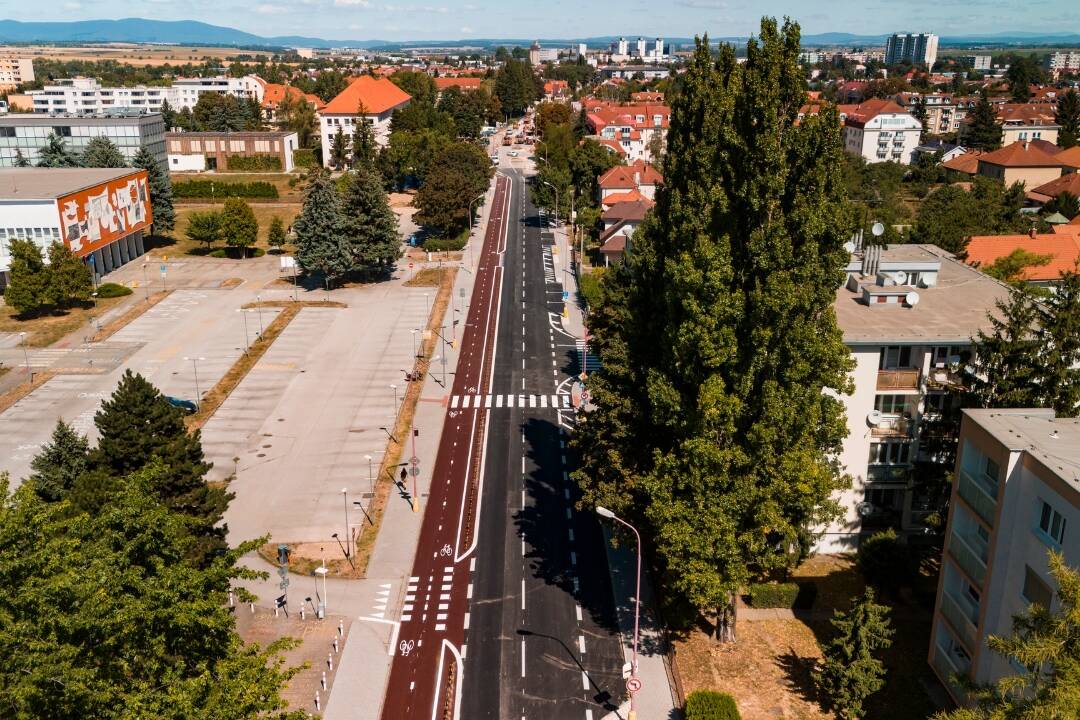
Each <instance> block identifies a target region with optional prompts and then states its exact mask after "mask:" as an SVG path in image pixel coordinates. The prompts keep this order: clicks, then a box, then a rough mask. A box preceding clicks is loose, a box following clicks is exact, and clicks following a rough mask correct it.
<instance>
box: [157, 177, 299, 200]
mask: <svg viewBox="0 0 1080 720" xmlns="http://www.w3.org/2000/svg"><path fill="white" fill-rule="evenodd" d="M173 196H175V197H178V198H200V199H202V198H215V199H216V198H227V197H242V198H271V199H276V198H277V196H278V191H277V188H276V187H274V185H272V184H271V183H268V182H266V181H265V180H256V181H255V182H222V181H220V180H181V181H179V182H175V183H173Z"/></svg>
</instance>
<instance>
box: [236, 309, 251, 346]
mask: <svg viewBox="0 0 1080 720" xmlns="http://www.w3.org/2000/svg"><path fill="white" fill-rule="evenodd" d="M236 312H238V313H240V317H241V318H243V319H244V354H245V355H246V354H247V351H248V348H249V347H251V335H249V334H248V326H247V314H248V311H247V310H245V309H244V308H240V309H239V310H237V311H236Z"/></svg>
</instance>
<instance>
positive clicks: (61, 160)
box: [37, 132, 79, 168]
mask: <svg viewBox="0 0 1080 720" xmlns="http://www.w3.org/2000/svg"><path fill="white" fill-rule="evenodd" d="M37 166H38V167H53V168H57V167H79V156H78V155H76V154H75V153H74V152H72V151H71V149H70V148H68V146H67V143H65V142H64V140H63V138H61V137H60V136H59V135H57V134H56V133H55V132H51V133H49V137H47V138H45V144H44V145H42V146H41V149H39V150H38V164H37Z"/></svg>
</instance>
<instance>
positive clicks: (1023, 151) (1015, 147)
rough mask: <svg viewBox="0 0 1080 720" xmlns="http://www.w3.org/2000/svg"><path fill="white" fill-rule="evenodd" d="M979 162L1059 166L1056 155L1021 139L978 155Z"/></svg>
mask: <svg viewBox="0 0 1080 720" xmlns="http://www.w3.org/2000/svg"><path fill="white" fill-rule="evenodd" d="M979 162H984V163H988V164H990V165H999V166H1001V167H1061V162H1060V161H1059V160H1058V159H1057V158H1056V157H1054V156H1053V155H1050V154H1049V153H1047V152H1046V151H1044V150H1040V149H1039V148H1037V147H1035V146H1034V145H1032V144H1031V143H1028V142H1023V141H1021V142H1014V143H1012V144H1011V145H1006V146H1005V147H1003V148H1001V149H999V150H995V151H993V152H988V153H986V154H985V155H982V156H980V157H979Z"/></svg>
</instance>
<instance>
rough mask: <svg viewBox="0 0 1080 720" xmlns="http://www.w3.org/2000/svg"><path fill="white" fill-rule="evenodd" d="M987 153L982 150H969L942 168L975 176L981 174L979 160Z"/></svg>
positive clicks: (945, 163)
mask: <svg viewBox="0 0 1080 720" xmlns="http://www.w3.org/2000/svg"><path fill="white" fill-rule="evenodd" d="M984 154H985V153H984V152H983V151H982V150H968V151H967V152H965V153H963V154H961V155H957V156H956V157H953V158H951V159H949V160H945V161H943V162H942V163H941V167H943V168H945V169H946V170H951V171H953V172H957V173H963V174H964V175H971V176H975V175H978V174H979V158H980V157H982V156H983V155H984Z"/></svg>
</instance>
